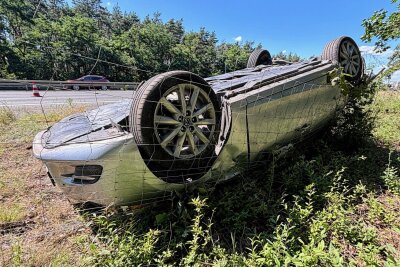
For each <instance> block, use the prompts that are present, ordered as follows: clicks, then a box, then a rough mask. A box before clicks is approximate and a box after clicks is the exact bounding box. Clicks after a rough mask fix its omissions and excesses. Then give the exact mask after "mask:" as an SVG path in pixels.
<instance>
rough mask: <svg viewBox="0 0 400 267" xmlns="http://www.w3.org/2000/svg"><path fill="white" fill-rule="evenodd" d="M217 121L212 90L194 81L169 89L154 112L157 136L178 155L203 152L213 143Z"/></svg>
mask: <svg viewBox="0 0 400 267" xmlns="http://www.w3.org/2000/svg"><path fill="white" fill-rule="evenodd" d="M215 124H216V114H215V109H214V105H213V103H212V101H211V99H210V97H209V95H208V93H207V92H206V91H204V90H203V89H202V88H200V87H198V86H196V85H194V84H178V85H175V86H173V87H171V88H170V89H168V90H167V91H166V92H165V93H164V94H163V95H162V97H161V98H160V100H159V101H158V103H157V107H156V110H155V113H154V130H155V135H156V138H157V140H158V142H159V144H160V145H161V147H162V148H163V149H164V150H165V151H166V152H167V153H168V154H170V155H172V156H174V157H175V158H185V159H186V158H192V157H195V156H198V155H199V154H200V153H202V152H203V151H204V150H205V148H206V147H207V146H208V145H209V144H210V143H211V140H212V136H213V134H214V131H215Z"/></svg>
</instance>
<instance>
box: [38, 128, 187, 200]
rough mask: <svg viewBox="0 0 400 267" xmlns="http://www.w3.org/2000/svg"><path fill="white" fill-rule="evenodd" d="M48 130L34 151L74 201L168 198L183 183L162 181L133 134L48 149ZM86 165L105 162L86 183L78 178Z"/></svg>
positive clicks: (39, 136)
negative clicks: (78, 171) (92, 180)
mask: <svg viewBox="0 0 400 267" xmlns="http://www.w3.org/2000/svg"><path fill="white" fill-rule="evenodd" d="M44 133H45V131H42V132H40V133H38V134H37V135H36V137H35V139H34V141H33V155H34V156H35V157H36V158H38V159H40V160H42V161H43V162H44V164H45V165H46V167H47V168H48V171H49V173H50V175H51V176H52V178H53V179H54V182H55V184H56V185H57V186H58V187H59V188H61V190H62V191H63V192H64V193H65V194H66V195H67V197H68V199H69V200H70V201H71V202H72V203H84V202H93V203H96V204H100V205H103V206H109V205H128V204H129V205H131V204H141V203H144V202H147V201H156V200H157V199H162V198H165V197H166V196H169V195H170V194H171V192H172V191H174V190H179V189H181V188H182V187H183V185H179V184H171V183H166V182H164V181H162V180H161V179H159V178H158V177H156V176H155V175H154V174H153V173H152V172H151V171H150V170H149V169H148V168H147V166H146V164H145V163H144V161H143V159H142V157H141V155H140V152H139V151H138V148H137V146H136V144H135V142H134V141H133V136H132V135H131V134H126V135H123V136H119V137H115V138H111V139H107V140H102V141H95V142H90V143H69V144H65V145H61V146H57V147H54V148H51V149H47V148H45V147H44V146H43V145H42V136H43V134H44ZM85 165H100V166H102V168H103V171H102V173H101V176H100V178H99V179H98V181H96V182H95V183H93V184H83V183H81V182H76V181H75V180H74V177H73V173H74V171H75V168H76V166H85Z"/></svg>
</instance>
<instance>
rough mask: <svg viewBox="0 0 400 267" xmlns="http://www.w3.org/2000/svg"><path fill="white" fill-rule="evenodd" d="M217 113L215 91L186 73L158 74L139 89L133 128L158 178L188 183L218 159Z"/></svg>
mask: <svg viewBox="0 0 400 267" xmlns="http://www.w3.org/2000/svg"><path fill="white" fill-rule="evenodd" d="M220 120H221V111H220V103H219V101H218V99H217V96H216V94H215V93H214V91H213V90H212V88H211V87H210V86H209V85H208V83H207V82H206V81H205V80H204V79H203V78H201V77H200V76H198V75H195V74H193V73H190V72H187V71H171V72H166V73H163V74H159V75H156V76H154V77H153V78H151V79H150V80H148V81H147V82H146V83H144V84H143V85H142V86H140V88H138V89H137V91H136V93H135V96H134V101H133V105H132V110H131V114H130V124H131V131H132V133H133V136H134V138H135V141H136V143H137V145H138V147H139V150H140V152H141V155H142V157H143V159H144V161H145V162H146V164H147V166H148V167H149V169H150V170H151V171H152V172H153V173H154V174H155V175H156V176H158V177H159V178H160V179H162V180H164V181H166V182H172V183H187V182H190V181H193V180H196V179H198V178H200V177H202V176H203V175H204V174H205V173H207V172H208V170H209V169H210V168H211V166H212V164H213V162H214V161H215V159H216V153H215V147H216V144H217V140H218V135H219V129H220Z"/></svg>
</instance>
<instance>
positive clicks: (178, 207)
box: [0, 92, 400, 266]
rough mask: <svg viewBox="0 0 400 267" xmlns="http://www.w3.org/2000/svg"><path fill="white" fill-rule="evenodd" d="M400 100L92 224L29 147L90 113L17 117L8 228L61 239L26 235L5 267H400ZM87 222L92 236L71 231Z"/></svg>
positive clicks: (7, 159)
mask: <svg viewBox="0 0 400 267" xmlns="http://www.w3.org/2000/svg"><path fill="white" fill-rule="evenodd" d="M399 103H400V94H399V93H396V94H389V93H387V92H378V95H377V97H376V100H375V101H374V102H373V103H372V104H371V105H369V106H367V107H366V108H359V109H357V110H356V111H355V114H350V115H349V114H345V115H343V116H342V117H340V116H339V119H338V123H337V124H336V125H332V126H331V128H330V131H327V132H326V133H325V134H323V135H321V136H319V137H318V138H314V139H313V140H312V141H311V142H306V143H303V144H299V145H297V146H295V148H294V150H293V151H291V152H290V153H289V154H287V155H286V156H284V157H283V158H279V159H275V160H271V161H268V162H267V163H266V164H264V165H265V166H259V167H256V168H254V169H252V170H248V171H247V172H246V173H244V174H243V175H242V176H241V177H236V178H234V179H233V180H230V181H227V182H224V183H222V184H218V185H215V184H204V185H203V186H201V187H200V188H198V190H197V191H194V192H185V193H184V194H179V196H178V195H177V196H174V198H173V199H172V200H171V201H165V202H163V203H157V204H153V205H150V206H148V207H146V208H144V209H140V210H137V209H132V210H128V211H127V212H119V211H108V212H104V213H102V214H97V215H93V214H85V215H84V216H82V217H77V216H76V215H75V216H76V217H74V216H71V215H68V216H63V214H65V212H64V211H63V210H58V209H59V208H60V206H61V203H65V199H62V198H61V197H60V196H59V195H58V196H56V193H55V192H54V189H53V188H52V187H51V185H49V186H48V187H43V183H44V182H43V181H44V180H43V181H42V180H39V183H36V184H32V178H33V177H36V174H37V172H38V170H36V169H35V168H38V167H39V166H35V165H34V164H33V166H34V167H32V164H30V163H31V162H28V161H30V160H32V159H31V158H30V155H29V153H28V152H29V151H27V150H26V147H27V146H29V145H30V142H31V141H32V138H33V135H34V134H35V133H36V132H37V131H39V130H42V129H44V128H46V127H47V126H48V125H51V124H52V123H54V122H55V121H57V120H59V119H60V118H62V117H64V116H66V115H68V114H70V113H73V112H76V111H78V110H76V109H74V107H72V106H71V107H69V108H67V109H65V112H62V113H61V112H57V113H56V112H54V113H49V114H47V117H46V118H44V117H43V115H42V114H40V113H38V114H27V115H23V116H17V117H16V119H15V120H13V121H11V122H8V124H7V127H2V128H0V144H1V146H0V151H3V153H1V152H0V159H1V161H0V195H1V196H3V200H1V201H2V202H1V203H2V204H1V205H0V208H1V210H2V211H1V212H0V221H1V220H3V221H10V222H11V221H18V220H23V219H24V218H25V217H26V216H27V213H26V209H25V208H26V207H29V208H30V209H32V208H33V209H34V210H35V212H36V217H33V219H32V220H34V221H35V223H36V226H35V227H36V228H34V229H33V230H32V231H33V232H32V233H33V236H38V234H40V233H42V232H46V231H47V232H49V231H50V233H55V234H54V235H52V237H50V240H47V239H46V240H44V241H40V239H37V241H32V239H30V238H29V234H30V232H29V231H28V232H26V233H25V234H24V235H23V236H17V235H16V236H15V237H14V239H12V240H14V241H13V242H12V246H11V248H12V249H11V250H10V251H8V252H7V250H6V251H5V252H4V255H9V256H8V258H7V256H5V257H3V258H4V259H9V260H8V261H7V260H6V261H5V262H6V264H5V265H8V264H12V263H14V264H15V265H47V266H58V265H64V266H76V265H81V266H138V265H142V266H146V265H152V266H399V265H400V196H399V194H400V191H399V187H400V178H399V170H400V160H399V158H400V154H399V146H398V142H399V140H400V131H398V120H396V119H395V117H396V116H398V115H393V114H399V112H400V110H399ZM368 110H371V112H368ZM355 117H356V119H355ZM371 122H373V123H371ZM346 125H347V126H348V125H350V126H352V127H344V126H346ZM5 151H6V153H7V154H6V153H5ZM40 173H41V175H43V178H40V179H46V177H44V171H43V170H40ZM35 179H38V178H37V177H36V178H35ZM11 181H12V182H11ZM46 181H47V179H46ZM37 186H39V187H38V188H36V187H37ZM35 190H36V191H35ZM38 192H39V193H38ZM38 194H39V195H38ZM49 200H50V202H49ZM45 205H47V206H45ZM65 205H68V204H65ZM5 210H7V211H5ZM53 213H54V214H55V215H54V214H53ZM1 214H3V215H1ZM1 216H3V217H1ZM1 218H3V219H1ZM79 221H83V222H84V224H85V225H86V226H85V227H83V226H81V227H82V228H81V229H85V230H77V231H76V232H71V233H68V234H67V233H65V232H66V229H68V227H70V226H69V225H71V224H77V223H79ZM49 222H51V223H49ZM0 223H1V222H0ZM40 227H42V228H40ZM82 231H83V232H82ZM64 233H65V237H63V238H60V236H63V234H64ZM25 236H28V237H27V238H25ZM53 237H54V240H53V239H52V238H53ZM34 240H36V239H34ZM0 241H2V240H1V237H0ZM38 251H42V253H38ZM7 253H8V254H7ZM1 260H2V258H1V257H0V265H1V264H2V261H1Z"/></svg>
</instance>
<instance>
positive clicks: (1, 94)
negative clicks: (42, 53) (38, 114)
mask: <svg viewBox="0 0 400 267" xmlns="http://www.w3.org/2000/svg"><path fill="white" fill-rule="evenodd" d="M133 93H134V91H101V90H97V91H88V90H80V91H65V90H63V91H40V95H41V97H34V96H32V91H9V90H4V91H3V90H0V108H1V107H9V108H18V107H26V108H41V107H51V106H59V105H69V104H84V105H90V106H91V105H104V104H108V103H114V102H117V101H120V100H123V99H130V98H132V96H133Z"/></svg>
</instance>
